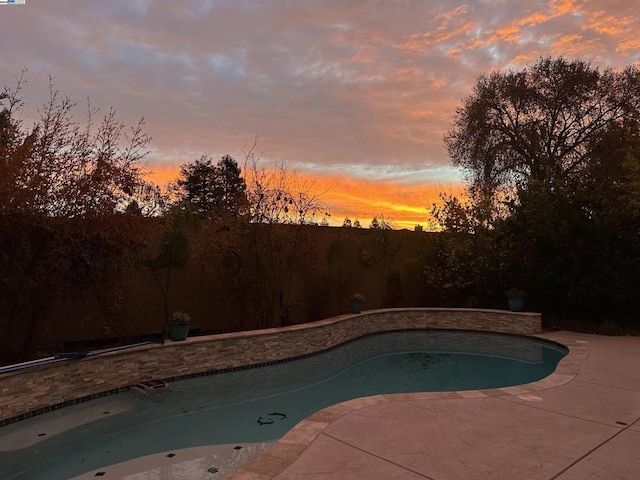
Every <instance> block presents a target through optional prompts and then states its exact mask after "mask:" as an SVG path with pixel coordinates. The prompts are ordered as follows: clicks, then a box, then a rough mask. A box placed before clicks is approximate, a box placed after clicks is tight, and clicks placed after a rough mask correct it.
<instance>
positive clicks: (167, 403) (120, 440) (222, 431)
mask: <svg viewBox="0 0 640 480" xmlns="http://www.w3.org/2000/svg"><path fill="white" fill-rule="evenodd" d="M566 353H567V351H566V349H564V348H562V347H560V346H558V345H556V344H553V343H551V342H547V341H544V340H539V339H533V338H525V337H518V336H511V335H500V334H493V333H479V332H460V331H415V330H412V331H401V332H388V333H381V334H376V335H370V336H367V337H363V338H359V339H357V340H355V341H352V342H350V343H348V344H345V345H342V346H339V347H336V348H333V349H331V350H329V351H326V352H323V353H320V354H317V355H313V356H310V357H307V358H303V359H298V360H294V361H290V362H286V363H279V364H275V365H270V366H266V367H260V368H254V369H247V370H240V371H235V372H230V373H224V374H219V375H212V376H207V377H200V378H195V379H190V380H182V381H179V382H173V383H172V385H171V387H172V390H171V391H168V392H163V393H159V394H156V395H153V396H148V397H138V396H136V395H134V394H133V393H129V392H124V393H120V394H117V395H113V396H110V397H105V398H102V399H99V400H94V401H92V402H89V403H87V404H83V405H79V406H73V407H68V408H65V409H62V410H59V411H57V412H53V413H50V414H45V415H41V416H38V417H34V418H31V419H28V420H25V421H23V422H19V423H16V424H12V425H9V426H6V427H3V428H2V429H1V430H0V440H2V437H6V438H9V437H11V436H14V437H13V438H20V439H21V440H20V442H17V441H16V442H7V441H4V442H1V441H0V446H1V450H2V451H0V465H2V470H3V478H7V479H17V478H28V479H39V478H43V479H48V480H51V479H56V478H61V479H62V478H71V477H73V476H75V475H79V474H81V473H83V472H87V471H91V470H94V469H96V468H99V467H102V466H106V465H112V464H115V463H118V462H122V461H125V460H128V459H132V458H136V457H141V456H144V455H149V454H152V453H155V452H163V451H167V450H171V449H180V448H186V447H196V446H202V445H211V444H229V443H247V442H265V441H271V440H275V439H278V438H280V437H281V436H283V435H284V434H285V433H286V432H287V431H288V430H289V429H291V428H292V427H293V426H294V425H295V424H296V423H298V422H299V421H300V420H302V419H303V418H305V417H307V416H309V415H310V414H312V413H313V412H315V411H318V410H320V409H322V408H324V407H327V406H329V405H332V404H335V403H339V402H343V401H346V400H349V399H352V398H357V397H362V396H368V395H376V394H390V393H402V392H415V391H456V390H478V389H488V388H497V387H505V386H510V385H517V384H523V383H529V382H533V381H537V380H540V379H542V378H544V377H546V376H548V375H549V374H550V373H552V372H553V371H554V369H555V367H556V365H557V363H558V362H559V361H560V359H561V358H562V357H563V356H564V355H565V354H566ZM75 412H79V413H75ZM52 424H53V425H57V427H56V428H53V427H50V425H52ZM67 427H69V428H67ZM47 428H49V429H50V431H47ZM65 429H66V431H62V430H65ZM25 432H30V433H25ZM54 432H59V433H56V434H54ZM42 434H44V435H42ZM15 447H18V448H15Z"/></svg>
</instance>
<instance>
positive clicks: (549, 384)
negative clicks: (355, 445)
mask: <svg viewBox="0 0 640 480" xmlns="http://www.w3.org/2000/svg"><path fill="white" fill-rule="evenodd" d="M532 336H533V337H537V338H541V339H544V340H547V341H550V342H553V343H556V344H558V345H562V346H564V347H565V348H567V349H568V350H569V353H568V354H567V355H566V356H565V357H564V358H563V359H562V360H560V362H559V363H558V367H557V368H556V370H555V371H554V372H553V373H552V374H551V375H549V376H548V377H545V378H543V379H542V380H538V381H537V382H532V383H526V384H523V385H518V386H514V387H503V388H494V389H490V390H464V391H456V392H417V393H408V394H407V393H398V394H389V395H376V396H373V397H362V398H356V399H353V400H349V401H347V402H343V403H339V404H336V405H332V406H330V407H327V408H324V409H322V410H319V411H317V412H315V413H313V414H312V415H311V416H309V417H307V418H306V419H304V420H302V421H301V422H300V423H298V424H297V425H296V426H294V427H293V428H292V429H291V430H289V432H287V434H286V435H285V436H284V437H282V438H281V439H280V440H279V441H278V442H276V443H275V444H274V446H273V447H271V448H270V449H268V450H267V451H266V452H265V453H263V454H262V455H261V456H260V457H258V458H257V459H255V460H253V461H252V462H250V463H249V464H248V465H247V466H245V467H244V468H243V469H241V470H238V471H237V472H235V473H233V474H231V475H230V476H229V477H227V480H251V479H254V478H258V477H256V476H255V475H256V474H258V473H260V472H263V471H264V470H263V466H262V462H263V461H264V462H265V463H266V464H269V465H273V462H272V458H271V455H272V453H271V450H272V449H273V448H276V447H278V445H280V444H281V443H286V444H289V445H291V444H293V445H295V447H296V448H295V449H291V450H289V451H288V453H289V455H288V457H287V459H286V460H287V461H286V462H282V460H285V459H284V458H282V450H277V452H278V459H279V460H280V461H281V462H280V464H281V465H283V466H282V468H281V469H280V470H278V471H276V472H273V473H272V474H271V476H268V475H267V476H264V475H265V474H264V473H262V474H261V475H262V476H261V477H260V478H261V480H271V479H273V478H275V477H276V476H277V475H279V474H280V473H281V472H282V471H283V470H284V469H285V468H286V467H288V466H289V465H290V464H291V463H293V462H294V461H295V460H296V458H298V457H299V456H300V455H301V454H302V452H304V451H305V450H306V449H307V448H308V447H309V446H310V445H311V443H312V442H313V440H314V439H315V438H316V437H317V436H318V435H319V434H320V433H321V432H322V431H323V430H324V428H326V427H327V426H329V425H330V424H331V423H332V422H334V421H336V420H338V419H339V418H341V417H342V416H344V415H347V414H349V413H351V412H353V411H355V410H360V409H363V408H367V407H369V406H372V405H377V404H380V403H383V402H406V401H416V400H419V401H424V400H445V399H448V400H455V399H460V400H464V399H468V398H483V397H486V398H489V397H500V396H511V395H516V396H517V395H523V394H529V393H532V392H537V391H542V390H549V389H551V388H555V387H559V386H561V385H564V384H566V383H568V382H570V381H571V380H573V379H574V378H575V377H576V375H577V374H578V373H579V372H580V369H581V367H582V364H583V362H584V360H586V358H587V357H588V350H587V347H586V346H585V345H583V344H578V343H572V342H570V341H567V342H566V344H562V343H560V342H558V341H557V340H553V339H549V338H548V337H547V336H545V335H544V334H542V335H532ZM316 419H317V420H318V421H315V420H316ZM310 421H311V422H314V421H315V422H314V423H315V424H316V427H317V428H315V429H314V430H313V434H312V435H310V434H309V433H308V429H309V427H308V424H307V422H310ZM321 425H324V427H322V428H320V426H321ZM299 429H300V430H303V431H304V432H305V433H302V434H300V433H299V432H298V430H299ZM285 439H286V440H285ZM292 439H296V440H297V441H296V442H295V443H292Z"/></svg>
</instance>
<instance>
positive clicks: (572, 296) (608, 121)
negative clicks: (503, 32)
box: [432, 58, 640, 318]
mask: <svg viewBox="0 0 640 480" xmlns="http://www.w3.org/2000/svg"><path fill="white" fill-rule="evenodd" d="M639 121H640V69H638V67H636V66H630V67H627V68H625V69H623V70H613V69H605V70H603V71H600V70H598V69H596V68H593V67H592V66H591V65H590V64H589V63H587V62H583V61H579V60H576V61H567V60H565V59H563V58H557V59H551V58H543V59H540V60H539V61H537V62H536V63H535V64H534V65H532V66H531V67H527V68H525V69H523V70H522V71H519V72H515V71H509V72H493V73H491V74H488V75H481V76H480V77H479V78H478V81H477V83H476V85H475V88H474V91H473V94H472V95H471V96H470V97H468V98H467V99H466V100H465V101H464V104H463V106H462V107H461V108H459V109H458V110H457V112H456V115H455V117H454V121H453V124H452V126H451V128H450V130H449V131H448V133H447V134H446V135H445V144H446V146H447V148H448V151H449V154H450V155H451V158H452V162H453V164H454V165H456V166H459V167H461V168H462V169H463V170H464V171H465V172H466V174H467V177H468V182H469V183H468V188H467V192H466V200H464V201H463V200H460V199H458V198H455V197H451V196H442V197H441V200H442V204H441V205H440V206H436V207H435V208H434V209H433V211H432V214H433V216H434V217H435V219H436V220H437V222H438V223H439V224H440V226H441V227H442V228H443V229H444V230H445V231H448V232H452V233H456V232H457V233H465V234H467V235H471V236H470V237H467V240H466V242H467V245H468V247H465V248H462V247H463V246H464V245H465V244H464V243H461V242H460V241H459V239H458V240H456V241H458V242H459V243H458V245H457V246H455V247H454V246H451V247H450V248H442V249H441V252H445V253H444V254H446V252H449V253H450V254H451V256H450V257H451V258H448V259H445V260H443V262H441V263H442V264H443V265H448V266H449V271H452V269H451V266H452V265H456V267H457V268H458V270H459V271H467V275H468V276H467V278H481V274H482V272H485V271H491V270H492V268H491V267H492V266H495V265H497V266H498V271H496V272H494V275H493V277H494V280H493V283H494V284H498V283H501V284H503V286H504V287H505V288H506V287H509V286H513V285H519V286H523V287H525V288H526V289H527V290H528V291H529V292H530V295H529V297H530V301H531V302H533V305H532V303H530V306H532V307H535V306H537V308H541V309H542V310H543V311H545V312H551V313H560V314H572V315H600V316H604V315H614V316H615V315H618V316H623V317H627V318H632V317H633V314H632V313H631V312H633V311H634V310H633V308H632V302H631V299H632V298H633V295H635V293H634V287H633V286H634V285H637V284H638V282H639V281H640V235H638V232H640V214H639V213H640V212H639V211H638V208H637V206H638V198H639V196H638V193H639V191H638V188H637V186H638V180H639V176H638V172H639V171H640V167H638V165H640V147H639V145H640V140H639V139H640V134H639V131H640V129H639ZM443 238H444V237H443ZM441 256H442V254H441ZM454 256H455V258H454ZM487 280H489V282H488V283H485V282H484V280H483V281H482V282H481V283H477V282H472V283H473V284H469V285H467V286H466V287H465V288H466V289H467V290H469V291H470V290H474V291H475V292H480V290H481V289H484V290H485V292H487V291H488V290H490V288H491V286H490V282H491V279H487ZM451 283H456V282H451ZM457 283H458V284H460V282H457ZM467 283H468V282H467Z"/></svg>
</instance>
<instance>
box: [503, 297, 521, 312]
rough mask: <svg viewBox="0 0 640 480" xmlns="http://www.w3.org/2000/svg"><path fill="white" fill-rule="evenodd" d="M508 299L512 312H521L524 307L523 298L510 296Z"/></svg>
mask: <svg viewBox="0 0 640 480" xmlns="http://www.w3.org/2000/svg"><path fill="white" fill-rule="evenodd" d="M507 301H508V302H509V310H511V311H512V312H521V311H522V309H523V308H524V299H523V298H517V297H509V298H507Z"/></svg>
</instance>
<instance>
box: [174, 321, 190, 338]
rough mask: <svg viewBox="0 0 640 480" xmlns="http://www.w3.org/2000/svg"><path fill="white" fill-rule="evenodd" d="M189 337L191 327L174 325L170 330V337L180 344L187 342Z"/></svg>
mask: <svg viewBox="0 0 640 480" xmlns="http://www.w3.org/2000/svg"><path fill="white" fill-rule="evenodd" d="M188 336H189V325H184V324H178V323H172V324H171V327H170V329H169V337H170V338H171V340H173V341H176V342H180V341H182V340H186V339H187V337H188Z"/></svg>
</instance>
